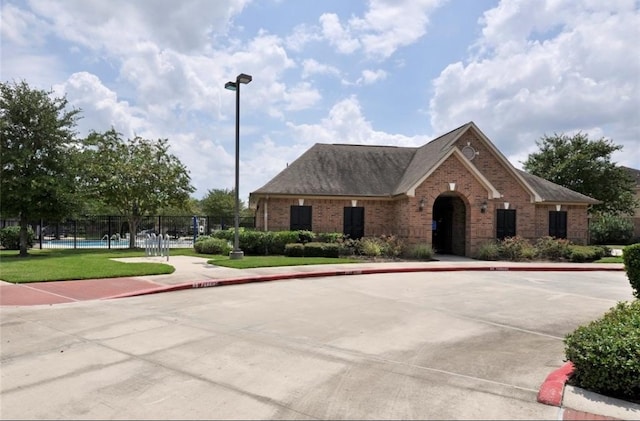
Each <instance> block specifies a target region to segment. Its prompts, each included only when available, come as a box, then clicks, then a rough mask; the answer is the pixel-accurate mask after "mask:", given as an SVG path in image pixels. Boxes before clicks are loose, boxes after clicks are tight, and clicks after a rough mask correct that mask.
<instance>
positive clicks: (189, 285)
mask: <svg viewBox="0 0 640 421" xmlns="http://www.w3.org/2000/svg"><path fill="white" fill-rule="evenodd" d="M622 270H624V269H620V268H614V267H612V268H590V267H566V266H565V267H556V268H554V267H550V266H526V267H525V266H477V267H463V266H451V267H432V268H427V267H404V268H367V269H350V270H349V269H346V270H328V271H317V272H292V273H284V274H273V275H255V276H245V277H240V278H228V279H220V280H213V279H212V280H206V281H195V282H185V283H182V284H176V285H169V286H161V287H154V288H148V289H144V290H139V291H133V292H125V293H122V294H117V295H111V296H108V297H104V298H102V299H103V300H110V299H114V298H126V297H135V296H139V295H149V294H157V293H161V292H171V291H181V290H185V289H194V288H210V287H219V286H225V285H239V284H249V283H253V282H269V281H280V280H287V279H302V278H319V277H330V276H349V275H374V274H384V273H411V272H462V271H466V272H472V271H476V272H492V271H501V272H506V271H512V272H602V271H622Z"/></svg>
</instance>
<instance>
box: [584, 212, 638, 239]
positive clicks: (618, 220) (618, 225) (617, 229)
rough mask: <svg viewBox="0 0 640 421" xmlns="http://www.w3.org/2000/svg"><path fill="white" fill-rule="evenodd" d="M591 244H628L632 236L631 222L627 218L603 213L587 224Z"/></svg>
mask: <svg viewBox="0 0 640 421" xmlns="http://www.w3.org/2000/svg"><path fill="white" fill-rule="evenodd" d="M589 235H590V236H591V242H592V243H593V244H629V242H630V241H631V238H632V237H633V223H632V222H631V220H630V219H629V218H625V217H622V216H617V215H610V214H603V215H600V216H598V217H595V218H594V219H593V220H592V221H591V224H589Z"/></svg>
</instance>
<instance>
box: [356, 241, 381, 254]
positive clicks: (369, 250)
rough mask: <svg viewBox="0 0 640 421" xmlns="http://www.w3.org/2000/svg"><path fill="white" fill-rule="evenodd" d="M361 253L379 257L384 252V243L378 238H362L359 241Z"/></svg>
mask: <svg viewBox="0 0 640 421" xmlns="http://www.w3.org/2000/svg"><path fill="white" fill-rule="evenodd" d="M359 245H360V247H359V249H360V250H359V251H360V254H362V255H364V256H368V257H378V256H380V255H381V254H382V244H381V241H380V240H379V239H378V238H374V237H368V238H361V239H360V243H359Z"/></svg>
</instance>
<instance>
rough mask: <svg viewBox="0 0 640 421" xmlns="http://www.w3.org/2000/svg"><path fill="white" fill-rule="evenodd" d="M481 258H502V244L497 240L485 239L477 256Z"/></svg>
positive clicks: (479, 247)
mask: <svg viewBox="0 0 640 421" xmlns="http://www.w3.org/2000/svg"><path fill="white" fill-rule="evenodd" d="M476 257H477V258H478V259H479V260H498V259H500V244H499V243H498V242H497V241H485V242H483V243H481V244H480V245H479V246H478V253H477V256H476Z"/></svg>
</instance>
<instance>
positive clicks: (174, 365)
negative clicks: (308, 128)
mask: <svg viewBox="0 0 640 421" xmlns="http://www.w3.org/2000/svg"><path fill="white" fill-rule="evenodd" d="M630 299H632V294H631V287H630V286H629V282H628V280H627V279H626V276H625V274H624V272H499V271H494V272H438V273H403V274H381V275H366V276H347V277H328V278H308V279H299V280H289V281H275V282H267V283H255V284H246V285H236V286H228V287H219V288H206V289H193V290H185V291H178V292H171V293H164V294H155V295H147V296H139V297H131V298H122V299H115V300H108V301H84V302H75V303H65V304H56V305H46V306H29V307H1V308H0V315H1V322H2V324H1V330H0V336H1V340H2V343H1V345H2V346H1V348H0V355H1V360H0V363H1V366H2V370H1V383H0V416H1V418H2V419H25V418H30V419H557V417H558V408H557V407H551V406H546V405H543V404H539V403H537V402H536V394H537V392H538V389H539V387H540V384H541V383H542V382H543V381H544V379H545V377H546V376H547V375H548V374H549V372H550V371H552V370H554V369H556V368H558V367H559V366H561V365H562V364H563V357H564V344H563V342H562V339H563V337H564V335H565V334H566V333H568V332H571V331H572V330H574V329H575V328H576V327H577V326H579V325H581V324H585V323H587V322H589V321H591V320H594V319H596V318H598V317H600V316H601V315H602V314H603V313H604V312H605V311H607V310H608V309H609V308H611V307H613V306H614V305H615V304H616V302H617V301H621V300H630Z"/></svg>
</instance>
